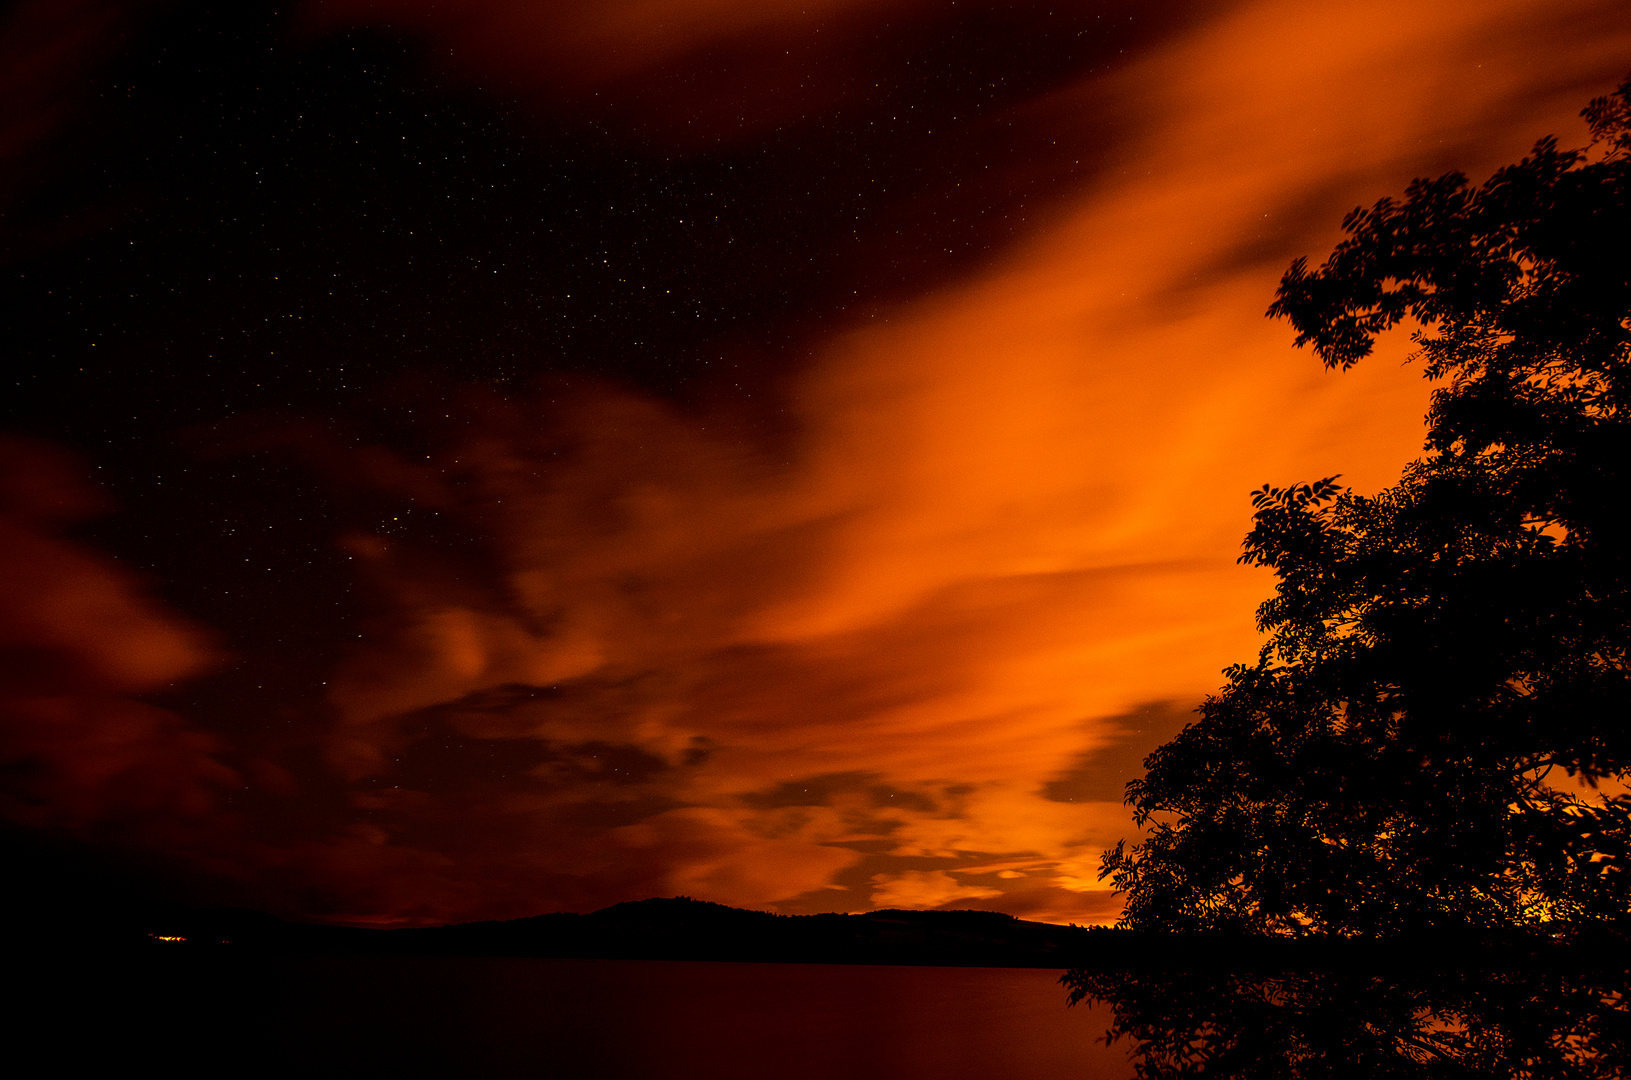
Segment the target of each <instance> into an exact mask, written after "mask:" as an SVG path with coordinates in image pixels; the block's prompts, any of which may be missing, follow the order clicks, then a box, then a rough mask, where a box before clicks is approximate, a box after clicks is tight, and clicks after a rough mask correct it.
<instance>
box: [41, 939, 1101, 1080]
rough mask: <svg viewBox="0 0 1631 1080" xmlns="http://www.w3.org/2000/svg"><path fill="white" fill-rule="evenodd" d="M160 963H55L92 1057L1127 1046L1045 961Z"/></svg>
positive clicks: (812, 1073)
mask: <svg viewBox="0 0 1631 1080" xmlns="http://www.w3.org/2000/svg"><path fill="white" fill-rule="evenodd" d="M155 959H158V958H155ZM159 966H160V967H162V968H164V971H162V972H161V973H159V974H158V975H157V976H155V974H154V972H152V971H146V972H143V971H142V970H140V969H139V968H134V967H133V968H126V969H125V970H124V971H123V973H122V975H120V976H116V977H112V978H109V977H106V976H105V975H104V976H103V977H101V978H99V979H98V981H97V982H96V983H95V988H94V989H92V990H90V991H89V992H88V993H87V992H85V984H84V983H83V982H82V981H81V980H78V979H75V978H74V977H73V975H72V973H71V972H67V971H62V970H59V972H58V974H59V975H60V976H64V977H65V978H64V983H65V985H67V986H73V985H78V986H79V987H80V1000H81V1001H96V1002H100V1005H95V1006H92V1011H93V1012H94V1013H102V1014H104V1015H101V1016H87V1015H85V1013H84V1012H83V1011H80V1012H79V1020H80V1021H85V1020H97V1021H99V1024H98V1026H99V1027H100V1029H101V1030H104V1031H110V1032H116V1033H115V1034H110V1035H109V1036H108V1037H109V1038H110V1039H114V1040H116V1041H117V1042H119V1043H120V1044H121V1045H122V1046H123V1047H124V1048H125V1052H123V1053H115V1054H112V1055H107V1056H105V1057H104V1060H107V1057H111V1058H112V1059H113V1060H115V1061H123V1062H124V1063H126V1064H135V1063H136V1062H138V1061H142V1062H145V1063H147V1064H151V1065H155V1066H158V1067H160V1068H164V1067H166V1066H169V1067H172V1071H171V1075H175V1072H174V1069H175V1068H180V1069H182V1070H183V1071H191V1070H195V1069H196V1070H200V1071H207V1072H213V1073H215V1074H216V1075H220V1076H223V1077H231V1076H239V1075H252V1074H259V1073H262V1072H265V1073H266V1074H279V1075H287V1076H296V1075H330V1074H332V1075H343V1076H352V1077H361V1076H390V1077H418V1076H438V1077H460V1078H463V1077H528V1078H534V1080H556V1078H558V1080H579V1078H582V1080H602V1078H604V1080H622V1078H640V1080H766V1078H775V1080H817V1078H820V1080H869V1078H878V1080H919V1078H921V1080H998V1078H1000V1080H1061V1078H1082V1080H1112V1078H1113V1080H1120V1078H1124V1077H1129V1076H1131V1075H1132V1068H1131V1066H1130V1065H1129V1063H1128V1057H1127V1044H1126V1043H1125V1042H1122V1043H1119V1044H1117V1045H1115V1046H1110V1047H1107V1046H1105V1045H1104V1044H1103V1042H1102V1036H1103V1033H1104V1031H1105V1028H1106V1027H1107V1026H1108V1021H1109V1015H1108V1013H1107V1012H1105V1011H1101V1010H1094V1009H1088V1008H1086V1007H1082V1006H1078V1007H1076V1008H1067V1007H1066V1005H1065V991H1064V989H1063V988H1062V987H1061V986H1060V985H1059V984H1058V981H1057V980H1058V977H1059V972H1057V971H1049V970H1029V969H1016V968H929V967H862V966H839V965H819V964H732V963H680V962H664V961H618V960H542V959H510V958H484V957H430V956H425V957H418V956H379V957H300V958H258V959H257V958H246V959H244V960H238V959H231V960H229V959H228V958H226V957H224V956H219V955H218V956H213V957H209V958H207V959H199V958H185V959H183V958H180V957H177V958H176V959H175V961H174V963H173V964H172V963H171V962H170V958H167V957H166V958H163V962H162V963H160V965H159ZM70 993H71V991H70ZM121 1003H122V1004H121ZM81 1030H84V1029H81ZM78 1049H79V1050H81V1051H83V1052H88V1049H89V1048H88V1047H84V1046H81V1047H79V1048H78ZM76 1056H78V1055H76V1053H74V1052H73V1048H69V1052H68V1053H66V1054H64V1055H62V1057H63V1058H66V1059H68V1060H64V1061H63V1064H64V1065H69V1064H70V1063H71V1061H72V1059H73V1058H74V1057H76ZM99 1056H102V1055H99ZM59 1060H62V1058H59ZM86 1064H89V1062H86Z"/></svg>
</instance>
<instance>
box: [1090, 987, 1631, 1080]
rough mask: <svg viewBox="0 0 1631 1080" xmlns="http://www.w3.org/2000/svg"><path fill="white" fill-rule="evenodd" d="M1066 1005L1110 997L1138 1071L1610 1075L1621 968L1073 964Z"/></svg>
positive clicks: (1281, 1079)
mask: <svg viewBox="0 0 1631 1080" xmlns="http://www.w3.org/2000/svg"><path fill="white" fill-rule="evenodd" d="M1062 981H1063V982H1064V983H1065V984H1066V985H1067V986H1068V987H1069V988H1070V1001H1071V1004H1075V1003H1077V1002H1079V1001H1082V1000H1084V999H1087V1000H1091V1001H1102V1002H1106V1003H1109V1004H1111V1005H1113V1006H1114V1008H1115V1021H1114V1024H1113V1026H1112V1027H1111V1029H1110V1031H1109V1033H1108V1034H1107V1036H1106V1037H1107V1039H1108V1040H1110V1041H1112V1042H1113V1041H1115V1040H1118V1039H1122V1038H1127V1039H1129V1040H1130V1042H1131V1044H1132V1049H1133V1050H1134V1051H1135V1052H1136V1053H1137V1055H1138V1056H1137V1058H1136V1061H1135V1064H1134V1069H1135V1075H1137V1076H1138V1077H1140V1078H1141V1080H1166V1078H1169V1077H1181V1076H1227V1077H1238V1078H1242V1080H1244V1078H1264V1080H1268V1078H1273V1080H1300V1078H1303V1077H1307V1078H1310V1080H1312V1078H1315V1077H1319V1078H1325V1077H1333V1076H1362V1077H1366V1078H1369V1080H1383V1078H1390V1080H1391V1078H1398V1080H1404V1078H1410V1080H1460V1078H1463V1077H1465V1078H1468V1080H1471V1078H1474V1077H1496V1076H1499V1077H1512V1078H1520V1077H1521V1078H1541V1077H1547V1078H1552V1077H1557V1078H1562V1077H1570V1078H1580V1080H1594V1078H1599V1077H1601V1078H1605V1080H1606V1078H1608V1077H1620V1076H1625V1075H1626V1069H1627V1068H1628V1067H1631V1011H1628V1009H1627V1001H1626V997H1625V992H1624V991H1625V985H1626V983H1625V972H1624V971H1604V972H1591V973H1584V974H1562V973H1533V972H1530V973H1516V972H1490V971H1471V972H1467V971H1450V972H1418V973H1415V974H1410V975H1401V976H1384V975H1379V974H1375V973H1361V972H1352V971H1334V972H1333V971H1325V972H1291V973H1283V974H1275V975H1264V974H1248V973H1239V972H1233V973H1211V974H1206V973H1195V972H1185V973H1180V974H1173V973H1162V972H1138V973H1125V972H1106V971H1072V972H1069V973H1068V974H1067V975H1066V976H1065V977H1064V979H1063V980H1062Z"/></svg>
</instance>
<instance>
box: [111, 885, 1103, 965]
mask: <svg viewBox="0 0 1631 1080" xmlns="http://www.w3.org/2000/svg"><path fill="white" fill-rule="evenodd" d="M149 921H151V922H152V923H153V928H152V929H151V930H148V931H147V932H146V934H144V935H143V937H144V939H145V940H148V941H152V942H154V943H156V944H164V943H166V942H165V941H164V939H184V941H183V940H176V941H174V942H173V944H176V945H181V944H188V945H195V946H196V945H206V944H217V943H222V942H226V943H230V944H233V945H236V946H239V947H250V948H258V949H272V950H276V951H295V952H307V951H315V952H363V953H430V954H462V955H473V956H541V957H583V958H594V959H628V960H735V961H759V962H780V963H825V964H930V965H956V966H969V967H1049V968H1063V967H1069V966H1071V965H1072V964H1073V963H1077V962H1079V961H1081V960H1082V959H1083V958H1084V957H1085V956H1086V955H1087V953H1088V952H1089V951H1090V950H1089V947H1088V946H1089V942H1090V940H1091V939H1092V938H1093V937H1094V936H1095V934H1096V933H1102V932H1095V931H1090V930H1087V929H1084V928H1082V927H1075V926H1056V925H1053V924H1051V923H1037V922H1026V921H1025V920H1023V919H1016V918H1014V917H1013V916H1012V915H1003V914H999V913H997V912H993V911H897V910H886V911H870V912H866V913H864V914H859V915H844V914H825V915H773V914H770V913H769V912H764V911H747V910H744V909H742V908H733V907H726V906H725V905H723V904H713V903H708V902H706V901H702V900H692V899H689V898H687V897H675V898H671V899H652V900H636V901H630V902H628V903H622V904H615V905H613V906H612V907H609V908H605V909H603V910H600V911H596V912H593V913H591V914H587V915H578V914H571V913H558V914H552V915H537V916H534V917H532V918H526V919H511V920H508V921H503V922H473V923H457V924H454V925H451V926H433V927H418V928H412V929H400V930H366V929H359V928H354V927H337V926H313V925H310V924H304V923H288V922H283V921H281V920H278V919H274V918H272V917H271V916H268V915H264V914H261V913H258V912H248V911H230V910H228V911H196V912H185V911H175V912H173V913H171V914H170V915H168V916H167V917H158V918H155V919H150V920H149Z"/></svg>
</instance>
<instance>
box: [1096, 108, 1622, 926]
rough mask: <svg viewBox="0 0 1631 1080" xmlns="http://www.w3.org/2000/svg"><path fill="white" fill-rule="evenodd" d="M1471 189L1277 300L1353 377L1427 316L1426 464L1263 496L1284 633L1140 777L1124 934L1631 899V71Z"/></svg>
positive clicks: (1456, 914)
mask: <svg viewBox="0 0 1631 1080" xmlns="http://www.w3.org/2000/svg"><path fill="white" fill-rule="evenodd" d="M1583 115H1584V116H1585V117H1586V118H1587V120H1588V122H1589V123H1590V126H1591V130H1592V134H1593V142H1592V146H1591V147H1590V148H1589V149H1588V150H1585V151H1579V150H1560V149H1558V147H1557V144H1556V142H1555V140H1552V139H1546V140H1543V141H1541V142H1540V143H1539V144H1537V145H1536V147H1535V149H1534V151H1533V152H1532V153H1531V154H1530V156H1528V157H1526V158H1525V159H1524V160H1523V161H1521V162H1519V163H1518V164H1516V165H1512V166H1510V167H1508V168H1505V169H1502V170H1501V171H1500V172H1498V173H1496V174H1495V176H1493V177H1492V178H1491V179H1490V180H1489V181H1488V182H1487V183H1485V184H1484V185H1483V186H1482V187H1480V188H1476V189H1473V188H1471V187H1470V186H1469V184H1468V182H1467V179H1466V178H1465V177H1464V176H1462V175H1461V174H1459V173H1452V174H1450V175H1447V176H1444V177H1441V178H1440V179H1438V180H1432V181H1428V180H1418V181H1416V182H1415V183H1414V184H1412V185H1411V186H1410V188H1409V190H1408V193H1407V197H1406V198H1405V200H1404V201H1403V202H1402V203H1400V202H1395V201H1393V200H1391V199H1383V200H1382V201H1380V202H1378V203H1377V204H1376V205H1375V206H1373V207H1371V208H1370V209H1369V210H1364V209H1360V210H1355V211H1354V212H1353V213H1352V214H1350V215H1349V216H1348V218H1347V220H1346V221H1345V222H1344V228H1345V229H1346V231H1347V233H1348V234H1349V235H1348V238H1347V239H1346V240H1344V241H1343V242H1342V243H1341V244H1340V245H1339V246H1338V247H1337V248H1336V250H1335V252H1334V253H1333V254H1332V255H1331V257H1330V258H1329V259H1328V260H1327V261H1326V263H1325V265H1324V266H1322V267H1320V268H1319V269H1317V270H1310V269H1309V268H1308V266H1307V264H1306V263H1305V262H1304V261H1303V260H1301V259H1299V260H1298V261H1297V262H1296V263H1294V264H1293V265H1292V267H1291V269H1290V270H1289V271H1288V272H1287V273H1286V275H1285V276H1284V278H1283V279H1282V281H1281V284H1280V289H1279V293H1278V297H1277V299H1276V300H1275V302H1274V305H1273V306H1272V307H1271V308H1270V309H1269V314H1270V315H1273V316H1278V317H1284V318H1287V319H1289V320H1290V321H1291V323H1292V324H1293V326H1295V328H1296V330H1297V333H1298V336H1297V343H1298V344H1299V345H1303V344H1311V345H1312V346H1313V347H1314V351H1315V352H1316V354H1317V355H1318V356H1319V357H1320V358H1321V359H1322V360H1323V361H1324V362H1325V364H1326V366H1327V367H1339V368H1343V369H1346V368H1348V367H1350V366H1351V365H1353V364H1354V363H1355V362H1357V361H1359V360H1360V359H1362V358H1363V357H1365V356H1366V355H1367V354H1369V352H1370V351H1371V348H1372V344H1373V342H1374V339H1375V337H1376V335H1377V334H1378V333H1380V332H1382V331H1383V330H1386V329H1387V328H1389V327H1391V326H1393V325H1395V324H1397V323H1399V322H1401V321H1402V320H1405V319H1407V318H1413V319H1415V320H1416V321H1417V323H1418V325H1419V327H1420V329H1419V330H1418V331H1417V333H1416V335H1415V338H1414V340H1415V342H1416V343H1417V346H1418V351H1417V353H1416V354H1415V355H1416V356H1417V357H1418V358H1420V359H1421V360H1422V361H1424V363H1425V371H1426V374H1427V376H1428V377H1430V378H1433V379H1435V380H1438V381H1439V382H1440V386H1439V388H1438V389H1437V390H1436V391H1435V392H1434V394H1433V397H1432V406H1431V411H1430V413H1429V415H1428V435H1427V444H1426V449H1427V454H1426V456H1425V457H1424V458H1423V459H1422V460H1420V461H1418V462H1416V463H1415V464H1413V465H1411V466H1410V467H1409V468H1408V469H1407V470H1406V471H1405V473H1404V476H1403V477H1402V479H1401V480H1400V482H1399V483H1398V484H1397V485H1396V486H1394V487H1392V488H1390V489H1388V490H1386V491H1384V492H1382V493H1381V494H1379V495H1377V496H1376V497H1374V498H1364V497H1361V496H1358V495H1355V494H1353V493H1352V492H1347V491H1343V490H1341V489H1339V487H1338V486H1337V484H1336V483H1335V478H1334V477H1333V478H1329V479H1325V480H1321V481H1319V482H1317V483H1311V484H1305V485H1300V486H1296V487H1292V488H1285V489H1279V488H1271V487H1267V486H1265V487H1264V488H1263V489H1262V490H1260V491H1259V492H1257V493H1256V494H1255V495H1254V496H1253V503H1254V505H1255V506H1256V508H1257V512H1256V516H1255V524H1254V527H1253V528H1252V530H1251V532H1250V534H1249V535H1248V536H1247V538H1246V543H1245V553H1244V555H1243V556H1242V557H1241V558H1242V561H1243V562H1247V563H1251V564H1254V565H1260V566H1267V567H1270V568H1272V569H1273V570H1274V572H1275V573H1276V575H1277V576H1278V579H1279V580H1278V586H1277V589H1276V593H1275V595H1274V597H1273V598H1272V599H1270V600H1269V601H1267V602H1266V603H1265V604H1264V605H1263V606H1262V607H1261V608H1260V609H1259V612H1258V621H1259V625H1260V627H1261V628H1262V629H1264V630H1265V631H1267V632H1268V633H1269V635H1270V636H1269V640H1268V643H1267V645H1266V646H1265V647H1264V649H1263V651H1262V653H1261V655H1260V656H1259V658H1258V660H1257V662H1256V663H1255V664H1250V665H1240V666H1236V667H1233V668H1230V669H1229V670H1228V671H1227V672H1226V675H1227V679H1228V683H1227V685H1226V686H1225V687H1224V689H1223V690H1222V691H1221V692H1220V693H1218V694H1217V695H1215V696H1213V697H1212V698H1210V699H1208V700H1207V702H1206V703H1205V704H1204V705H1203V706H1202V708H1201V710H1200V718H1199V720H1198V721H1197V722H1195V723H1193V724H1192V725H1190V726H1189V727H1188V728H1186V729H1185V730H1184V732H1183V733H1182V734H1180V735H1179V736H1178V737H1177V738H1176V739H1175V740H1174V741H1172V742H1171V743H1168V744H1167V745H1165V746H1162V747H1160V748H1159V749H1157V750H1156V751H1155V752H1154V753H1153V754H1151V756H1150V757H1149V758H1148V759H1147V760H1146V762H1145V765H1146V768H1147V774H1146V775H1145V776H1144V777H1143V778H1142V779H1139V780H1135V781H1134V782H1132V783H1131V784H1129V785H1128V789H1127V792H1128V794H1127V801H1128V802H1129V804H1131V805H1132V806H1133V807H1134V810H1135V817H1136V820H1137V821H1138V822H1139V823H1140V824H1141V825H1142V824H1150V825H1152V828H1151V831H1150V832H1149V833H1148V834H1147V836H1146V838H1145V840H1144V841H1143V843H1141V844H1139V845H1137V846H1135V847H1133V848H1131V849H1130V850H1129V849H1127V848H1125V847H1123V846H1118V847H1117V848H1116V849H1115V850H1113V851H1111V852H1110V853H1108V854H1107V855H1106V856H1105V859H1104V863H1103V869H1104V873H1105V874H1106V875H1107V876H1110V877H1111V878H1112V879H1113V881H1114V883H1115V886H1116V887H1117V889H1119V890H1122V891H1124V892H1125V893H1126V894H1127V907H1126V913H1125V915H1124V917H1123V925H1127V926H1132V927H1138V928H1146V929H1191V930H1195V929H1200V930H1233V931H1245V932H1259V933H1282V934H1284V933H1291V934H1298V933H1337V934H1350V935H1351V934H1386V933H1394V932H1402V931H1407V930H1421V929H1424V928H1431V927H1436V926H1450V925H1454V926H1459V927H1465V926H1467V925H1469V924H1471V925H1472V926H1475V927H1477V926H1483V927H1497V926H1506V927H1511V926H1515V925H1516V926H1523V925H1534V924H1538V923H1542V922H1546V921H1549V920H1563V921H1573V922H1579V921H1597V920H1613V919H1623V918H1625V917H1626V915H1627V914H1628V912H1631V880H1628V879H1631V872H1628V871H1631V799H1627V798H1625V797H1618V798H1613V799H1604V798H1598V797H1592V798H1582V797H1579V796H1578V795H1577V794H1574V793H1569V792H1567V791H1564V790H1559V789H1558V788H1556V787H1554V786H1552V784H1550V783H1548V780H1552V781H1554V782H1555V781H1556V780H1557V779H1558V778H1559V777H1560V776H1561V775H1563V774H1568V775H1570V776H1579V777H1584V778H1585V779H1586V780H1587V781H1589V782H1591V783H1592V784H1595V783H1596V782H1597V781H1599V780H1601V779H1602V778H1605V777H1615V776H1618V775H1619V774H1621V773H1623V772H1625V771H1626V770H1627V769H1628V768H1631V680H1628V676H1627V670H1626V648H1627V643H1628V641H1631V633H1628V630H1631V625H1628V619H1627V615H1628V611H1627V589H1626V576H1627V575H1626V549H1627V525H1628V523H1631V513H1628V512H1627V510H1626V503H1627V496H1628V494H1631V492H1628V490H1627V483H1626V479H1627V477H1626V469H1627V466H1628V464H1631V440H1628V434H1631V428H1628V421H1627V418H1628V412H1627V409H1628V404H1631V370H1628V360H1631V205H1628V197H1631V79H1627V81H1626V82H1625V83H1623V84H1622V85H1621V86H1620V87H1619V89H1618V91H1617V93H1616V94H1614V95H1613V96H1610V97H1605V98H1599V99H1597V100H1595V101H1593V102H1592V103H1591V105H1590V106H1588V107H1587V109H1586V110H1585V112H1584V113H1583Z"/></svg>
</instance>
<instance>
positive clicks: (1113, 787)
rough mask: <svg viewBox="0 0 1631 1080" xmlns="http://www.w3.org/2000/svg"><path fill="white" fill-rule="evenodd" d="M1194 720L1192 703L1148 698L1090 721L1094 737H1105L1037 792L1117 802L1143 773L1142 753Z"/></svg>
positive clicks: (1066, 798)
mask: <svg viewBox="0 0 1631 1080" xmlns="http://www.w3.org/2000/svg"><path fill="white" fill-rule="evenodd" d="M1194 719H1195V706H1194V704H1193V703H1190V704H1179V703H1177V702H1172V701H1152V702H1149V703H1147V704H1144V705H1140V706H1139V707H1138V708H1136V709H1134V710H1132V711H1131V712H1128V713H1123V714H1122V715H1120V716H1111V717H1106V718H1104V719H1103V720H1096V721H1094V723H1093V734H1094V737H1095V738H1096V739H1100V740H1107V741H1106V742H1104V743H1102V744H1101V745H1099V746H1097V747H1095V748H1094V749H1092V750H1088V751H1086V752H1084V753H1082V754H1079V755H1078V756H1077V758H1076V760H1075V761H1074V762H1073V763H1072V764H1071V765H1070V767H1069V768H1067V769H1065V770H1064V771H1063V772H1061V773H1060V774H1059V775H1058V776H1056V777H1054V778H1053V779H1052V780H1049V781H1048V782H1047V783H1046V784H1044V785H1042V790H1041V791H1040V792H1039V794H1040V795H1041V796H1042V797H1043V798H1044V799H1048V800H1050V801H1052V802H1069V803H1080V802H1114V803H1119V802H1121V799H1122V796H1123V794H1124V793H1125V788H1126V786H1127V781H1129V780H1131V779H1132V778H1133V777H1135V776H1139V775H1142V774H1143V772H1144V758H1145V757H1146V756H1147V755H1148V754H1149V752H1150V751H1151V750H1154V749H1155V748H1156V747H1157V746H1160V745H1161V744H1162V743H1164V742H1168V741H1170V740H1171V739H1172V737H1173V736H1175V735H1177V734H1178V732H1180V731H1182V730H1183V728H1184V726H1185V725H1186V724H1189V723H1191V722H1192V721H1193V720H1194Z"/></svg>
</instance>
